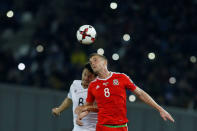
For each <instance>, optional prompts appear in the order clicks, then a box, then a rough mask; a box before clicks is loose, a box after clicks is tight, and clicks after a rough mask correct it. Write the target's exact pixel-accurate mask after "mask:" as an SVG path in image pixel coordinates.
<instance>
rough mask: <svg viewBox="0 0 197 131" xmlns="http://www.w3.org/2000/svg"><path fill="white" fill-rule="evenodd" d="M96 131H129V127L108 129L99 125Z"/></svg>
mask: <svg viewBox="0 0 197 131" xmlns="http://www.w3.org/2000/svg"><path fill="white" fill-rule="evenodd" d="M96 131H128V127H127V126H126V127H107V126H103V125H100V124H97V125H96Z"/></svg>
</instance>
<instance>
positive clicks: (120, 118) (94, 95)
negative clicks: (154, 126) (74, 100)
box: [86, 72, 136, 125]
mask: <svg viewBox="0 0 197 131" xmlns="http://www.w3.org/2000/svg"><path fill="white" fill-rule="evenodd" d="M126 88H127V89H129V90H131V91H134V90H135V89H136V86H135V84H134V83H133V82H132V81H131V79H130V78H129V77H128V76H127V75H125V74H123V73H115V72H112V73H111V75H110V76H109V77H108V78H106V79H100V78H98V77H97V78H96V79H95V80H94V81H92V82H91V83H90V85H89V88H88V96H87V99H86V101H87V102H88V103H93V102H94V100H96V103H97V106H98V109H99V112H98V124H110V125H120V124H124V123H127V122H128V119H127V107H126Z"/></svg>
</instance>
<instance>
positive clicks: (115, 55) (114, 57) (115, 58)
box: [112, 53, 119, 61]
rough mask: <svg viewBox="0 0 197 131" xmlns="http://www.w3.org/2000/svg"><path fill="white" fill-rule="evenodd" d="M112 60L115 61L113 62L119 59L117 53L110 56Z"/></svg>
mask: <svg viewBox="0 0 197 131" xmlns="http://www.w3.org/2000/svg"><path fill="white" fill-rule="evenodd" d="M112 59H113V60H115V61H116V60H118V59H119V55H118V54H117V53H114V54H113V55H112Z"/></svg>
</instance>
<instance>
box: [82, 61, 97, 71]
mask: <svg viewBox="0 0 197 131" xmlns="http://www.w3.org/2000/svg"><path fill="white" fill-rule="evenodd" d="M83 69H87V70H88V71H89V72H91V73H92V74H95V73H94V71H93V70H92V67H91V66H90V63H86V64H85V66H84V68H83Z"/></svg>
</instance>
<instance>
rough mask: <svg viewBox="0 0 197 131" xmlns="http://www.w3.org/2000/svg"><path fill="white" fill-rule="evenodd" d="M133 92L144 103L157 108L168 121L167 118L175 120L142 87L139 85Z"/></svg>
mask: <svg viewBox="0 0 197 131" xmlns="http://www.w3.org/2000/svg"><path fill="white" fill-rule="evenodd" d="M133 93H134V94H135V95H136V96H138V98H139V99H140V100H142V101H143V102H144V103H146V104H148V105H150V106H151V107H153V108H155V109H156V110H158V111H159V113H160V116H161V117H162V118H163V119H164V120H165V121H166V120H170V121H172V122H174V119H173V118H172V116H171V115H170V114H169V113H168V112H167V111H166V110H164V109H163V108H162V107H161V106H159V105H158V104H157V103H156V102H155V101H154V100H153V99H152V98H151V97H150V96H149V95H148V94H147V93H146V92H145V91H143V90H142V89H140V88H139V87H137V88H136V89H135V90H134V91H133Z"/></svg>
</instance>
